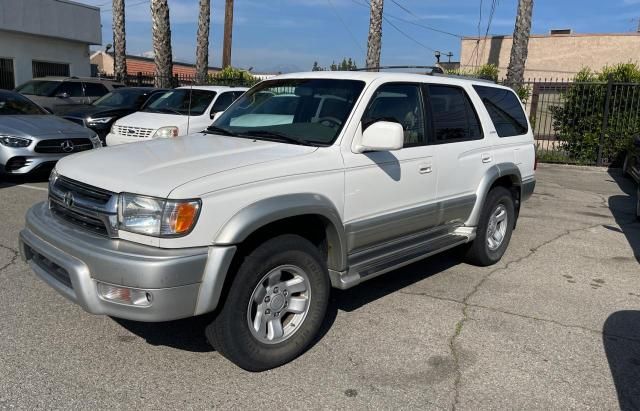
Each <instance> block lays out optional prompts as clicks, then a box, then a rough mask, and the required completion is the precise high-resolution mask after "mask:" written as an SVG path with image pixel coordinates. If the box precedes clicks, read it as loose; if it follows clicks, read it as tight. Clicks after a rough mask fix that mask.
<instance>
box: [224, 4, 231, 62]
mask: <svg viewBox="0 0 640 411" xmlns="http://www.w3.org/2000/svg"><path fill="white" fill-rule="evenodd" d="M232 37H233V0H226V4H225V7H224V40H223V44H222V68H226V67H229V66H231V39H232Z"/></svg>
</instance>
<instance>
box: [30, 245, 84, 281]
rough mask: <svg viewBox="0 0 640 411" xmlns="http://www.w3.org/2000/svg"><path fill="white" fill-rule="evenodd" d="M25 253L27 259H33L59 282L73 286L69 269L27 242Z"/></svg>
mask: <svg viewBox="0 0 640 411" xmlns="http://www.w3.org/2000/svg"><path fill="white" fill-rule="evenodd" d="M25 253H26V257H27V260H29V261H33V262H34V263H35V264H36V265H37V266H38V267H40V268H42V269H43V270H44V271H45V272H46V273H47V274H49V275H50V276H51V277H53V278H54V279H55V280H56V281H58V282H59V283H61V284H63V285H64V286H66V287H68V288H73V285H72V284H71V278H70V277H69V272H67V270H65V269H64V268H62V267H60V266H59V265H58V264H56V263H54V262H53V261H51V260H49V259H48V258H47V257H45V256H44V255H42V254H40V253H38V252H37V251H35V250H34V249H33V248H31V247H29V246H28V245H26V244H25Z"/></svg>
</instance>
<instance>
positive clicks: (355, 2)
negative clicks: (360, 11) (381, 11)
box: [351, 0, 463, 39]
mask: <svg viewBox="0 0 640 411" xmlns="http://www.w3.org/2000/svg"><path fill="white" fill-rule="evenodd" d="M351 1H352V2H353V3H354V4H357V5H358V6H362V7H367V8H368V7H369V6H368V5H367V4H362V3H360V2H358V1H356V0H351ZM363 1H365V2H367V3H368V1H367V0H363ZM391 1H392V2H393V3H394V4H395V5H397V6H398V7H400V8H401V9H402V10H404V11H405V12H407V13H409V14H410V15H412V16H413V17H415V18H417V19H422V17H420V16H418V15H417V14H415V13H414V12H412V11H411V10H409V9H408V8H406V7H405V6H403V5H401V4H400V3H398V2H397V1H394V0H391ZM385 14H386V16H387V17H390V18H392V19H395V20H398V21H401V22H403V23H406V24H411V25H413V26H416V27H421V28H423V29H425V30H430V31H434V32H436V33H441V34H446V35H448V36H453V37H456V38H459V39H461V38H462V37H463V36H462V35H460V34H456V33H452V32H450V31H446V30H441V29H439V28H436V27H433V26H429V25H427V24H423V23H417V22H415V21H411V20H407V19H403V18H402V17H398V16H396V15H393V14H389V13H385Z"/></svg>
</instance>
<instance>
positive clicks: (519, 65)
mask: <svg viewBox="0 0 640 411" xmlns="http://www.w3.org/2000/svg"><path fill="white" fill-rule="evenodd" d="M532 14H533V0H519V1H518V14H517V16H516V25H515V28H514V30H513V45H512V46H511V58H510V60H509V67H508V68H507V80H506V84H507V85H508V86H509V87H511V88H512V89H514V90H518V89H519V88H520V87H522V83H523V82H524V68H525V64H526V62H527V54H528V48H529V36H530V35H531V16H532Z"/></svg>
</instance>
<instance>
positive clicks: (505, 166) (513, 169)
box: [465, 162, 522, 227]
mask: <svg viewBox="0 0 640 411" xmlns="http://www.w3.org/2000/svg"><path fill="white" fill-rule="evenodd" d="M505 176H509V177H511V181H512V182H513V184H514V185H515V186H516V187H518V190H522V176H521V174H520V169H519V168H518V166H516V165H515V164H514V163H510V162H509V163H500V164H494V165H493V166H491V167H490V168H489V169H488V170H487V172H486V173H485V174H484V176H483V177H482V180H480V184H479V185H478V190H477V191H476V204H475V205H474V206H473V210H472V211H471V214H470V215H469V218H468V219H467V221H466V223H465V225H466V226H469V227H475V226H477V225H478V222H479V220H480V214H481V213H482V207H483V206H484V201H485V199H486V198H487V194H489V189H490V188H491V186H492V185H493V183H495V182H496V181H497V180H498V179H499V178H501V177H505ZM521 196H522V193H521Z"/></svg>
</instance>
